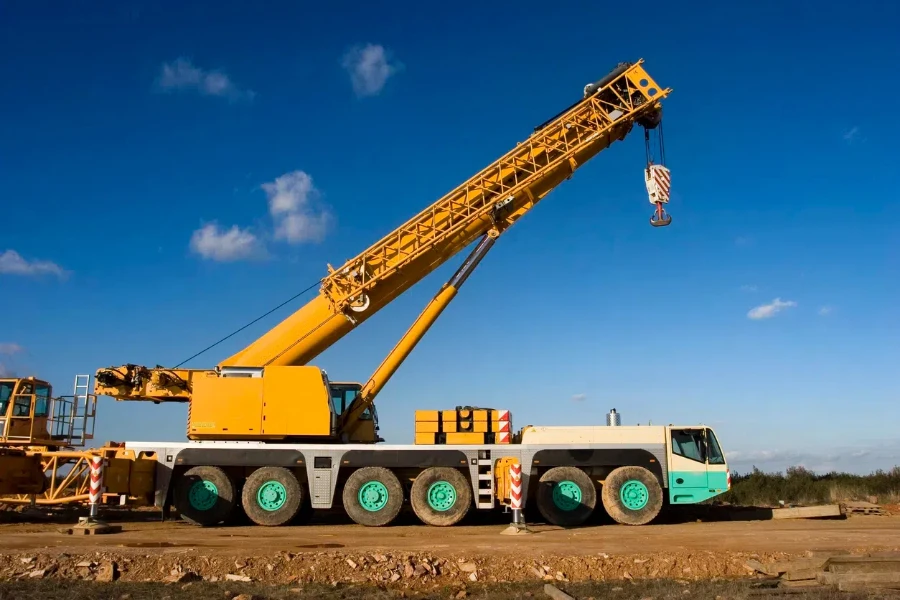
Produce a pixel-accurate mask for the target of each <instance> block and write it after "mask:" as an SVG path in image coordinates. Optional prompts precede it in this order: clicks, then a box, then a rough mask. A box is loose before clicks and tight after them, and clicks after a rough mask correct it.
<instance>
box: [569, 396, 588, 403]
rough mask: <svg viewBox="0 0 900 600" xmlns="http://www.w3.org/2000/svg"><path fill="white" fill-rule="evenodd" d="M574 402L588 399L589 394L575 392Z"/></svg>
mask: <svg viewBox="0 0 900 600" xmlns="http://www.w3.org/2000/svg"><path fill="white" fill-rule="evenodd" d="M572 400H573V401H574V402H584V401H585V400H587V394H575V395H573V396H572Z"/></svg>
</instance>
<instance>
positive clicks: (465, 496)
mask: <svg viewBox="0 0 900 600" xmlns="http://www.w3.org/2000/svg"><path fill="white" fill-rule="evenodd" d="M409 502H410V504H412V508H413V511H414V512H415V513H416V516H417V517H419V520H420V521H422V522H423V523H425V524H426V525H433V526H435V527H449V526H450V525H456V524H457V523H459V522H460V521H461V520H462V519H463V517H465V516H466V514H467V513H468V512H469V508H471V506H472V486H471V485H470V484H469V479H468V478H467V477H466V476H465V475H463V474H462V473H460V472H459V470H458V469H454V468H452V467H429V468H427V469H425V470H424V471H422V472H421V473H419V476H418V477H416V480H415V481H414V482H413V484H412V489H411V490H410V492H409Z"/></svg>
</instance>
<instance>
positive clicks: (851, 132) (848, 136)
mask: <svg viewBox="0 0 900 600" xmlns="http://www.w3.org/2000/svg"><path fill="white" fill-rule="evenodd" d="M857 136H859V127H857V126H855V125H854V126H853V127H851V128H850V129H848V130H847V131H845V132H844V136H843V137H844V141H845V142H847V143H850V142H852V141H853V140H855V139H856V138H857Z"/></svg>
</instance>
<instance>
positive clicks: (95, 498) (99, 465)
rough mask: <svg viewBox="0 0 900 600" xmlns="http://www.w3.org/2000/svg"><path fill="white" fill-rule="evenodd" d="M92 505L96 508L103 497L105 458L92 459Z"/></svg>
mask: <svg viewBox="0 0 900 600" xmlns="http://www.w3.org/2000/svg"><path fill="white" fill-rule="evenodd" d="M89 495H90V501H91V505H92V507H93V506H96V505H97V504H98V503H99V502H100V498H101V497H102V496H103V457H102V456H94V457H92V458H91V489H90V492H89Z"/></svg>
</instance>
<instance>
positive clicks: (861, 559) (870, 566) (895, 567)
mask: <svg viewBox="0 0 900 600" xmlns="http://www.w3.org/2000/svg"><path fill="white" fill-rule="evenodd" d="M825 570H826V571H829V572H831V573H841V574H844V573H900V557H877V556H846V557H844V556H842V557H834V558H832V559H830V560H829V561H828V563H826V565H825Z"/></svg>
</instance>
